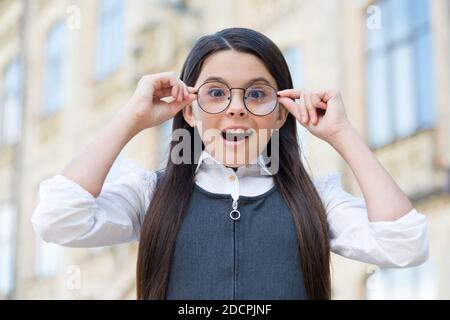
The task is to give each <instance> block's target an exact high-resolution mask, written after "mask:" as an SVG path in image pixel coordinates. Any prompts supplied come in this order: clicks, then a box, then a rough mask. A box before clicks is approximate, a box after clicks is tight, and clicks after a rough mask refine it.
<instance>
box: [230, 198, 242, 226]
mask: <svg viewBox="0 0 450 320" xmlns="http://www.w3.org/2000/svg"><path fill="white" fill-rule="evenodd" d="M232 207H233V210H231V212H230V218H231V219H232V220H235V221H236V220H239V218H240V217H241V213H240V212H239V211H238V209H237V208H238V200H237V199H236V200H233V206H232Z"/></svg>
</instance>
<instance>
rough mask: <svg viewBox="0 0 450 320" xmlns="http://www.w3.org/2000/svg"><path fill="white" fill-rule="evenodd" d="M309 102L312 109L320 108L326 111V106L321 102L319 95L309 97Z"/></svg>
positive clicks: (314, 94)
mask: <svg viewBox="0 0 450 320" xmlns="http://www.w3.org/2000/svg"><path fill="white" fill-rule="evenodd" d="M311 101H312V105H313V107H315V108H320V109H326V108H327V104H326V103H325V102H323V101H322V99H321V98H320V96H319V94H316V93H313V94H312V95H311Z"/></svg>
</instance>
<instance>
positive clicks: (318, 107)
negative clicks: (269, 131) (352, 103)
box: [278, 89, 351, 142]
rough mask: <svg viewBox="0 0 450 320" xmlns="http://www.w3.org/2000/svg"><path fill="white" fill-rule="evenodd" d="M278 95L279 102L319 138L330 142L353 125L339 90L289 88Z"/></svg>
mask: <svg viewBox="0 0 450 320" xmlns="http://www.w3.org/2000/svg"><path fill="white" fill-rule="evenodd" d="M278 95H279V102H280V103H281V104H282V105H283V106H284V107H285V108H286V109H287V110H288V111H289V112H290V113H292V114H293V115H294V117H295V118H296V119H297V121H299V122H300V123H301V124H302V125H303V126H304V127H305V128H306V129H307V130H308V131H309V132H311V133H312V134H313V135H315V136H316V137H318V138H319V139H322V140H324V141H327V142H330V141H331V140H332V139H333V137H336V136H338V135H339V133H341V132H342V131H343V130H346V129H348V128H349V127H351V124H350V122H349V121H348V119H347V115H346V113H345V108H344V103H343V101H342V97H341V94H340V92H339V91H334V90H324V91H320V90H319V91H303V90H298V89H287V90H282V91H279V92H278ZM295 100H298V102H297V101H295Z"/></svg>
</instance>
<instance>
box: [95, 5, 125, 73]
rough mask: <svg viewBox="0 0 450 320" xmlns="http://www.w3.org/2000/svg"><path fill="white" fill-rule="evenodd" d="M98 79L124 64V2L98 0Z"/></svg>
mask: <svg viewBox="0 0 450 320" xmlns="http://www.w3.org/2000/svg"><path fill="white" fill-rule="evenodd" d="M97 8H98V9H97V12H98V14H97V51H96V77H97V79H102V78H105V77H106V76H108V75H109V74H110V73H112V72H113V71H115V70H116V69H117V68H118V67H119V66H120V65H121V63H122V60H123V55H124V54H123V53H124V48H125V44H124V40H125V24H124V2H123V0H97Z"/></svg>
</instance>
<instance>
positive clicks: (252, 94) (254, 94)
mask: <svg viewBox="0 0 450 320" xmlns="http://www.w3.org/2000/svg"><path fill="white" fill-rule="evenodd" d="M264 96H265V93H264V91H263V90H258V89H252V90H250V91H249V92H248V93H247V98H250V99H261V98H264Z"/></svg>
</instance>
